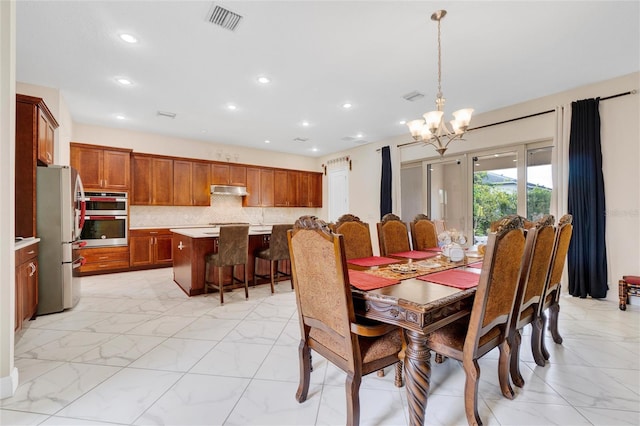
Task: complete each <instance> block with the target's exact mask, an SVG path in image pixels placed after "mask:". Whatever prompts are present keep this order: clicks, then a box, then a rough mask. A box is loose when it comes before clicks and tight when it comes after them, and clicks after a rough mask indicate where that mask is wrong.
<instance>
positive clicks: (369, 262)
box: [347, 256, 398, 266]
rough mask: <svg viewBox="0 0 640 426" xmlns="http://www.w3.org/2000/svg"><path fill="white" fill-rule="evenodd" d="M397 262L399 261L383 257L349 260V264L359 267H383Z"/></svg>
mask: <svg viewBox="0 0 640 426" xmlns="http://www.w3.org/2000/svg"><path fill="white" fill-rule="evenodd" d="M397 262H398V259H390V258H388V257H382V256H371V257H359V258H357V259H351V260H347V263H351V264H352V265H358V266H381V265H388V264H390V263H397Z"/></svg>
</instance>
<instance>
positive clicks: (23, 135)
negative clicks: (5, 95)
mask: <svg viewBox="0 0 640 426" xmlns="http://www.w3.org/2000/svg"><path fill="white" fill-rule="evenodd" d="M57 128H58V122H57V121H56V119H55V118H54V117H53V115H52V114H51V111H49V108H47V105H46V104H45V103H44V101H43V100H42V99H41V98H36V97H32V96H25V95H20V94H17V95H16V130H15V132H16V140H15V171H16V179H15V235H16V236H19V237H35V236H36V167H37V166H38V165H41V166H46V165H49V164H52V163H53V161H54V158H53V148H54V145H53V143H54V142H53V139H54V131H55V129H57ZM41 145H42V146H41Z"/></svg>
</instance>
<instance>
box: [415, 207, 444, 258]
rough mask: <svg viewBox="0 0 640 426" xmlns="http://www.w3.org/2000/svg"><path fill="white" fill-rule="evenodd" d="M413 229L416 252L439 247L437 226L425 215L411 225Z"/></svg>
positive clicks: (420, 215)
mask: <svg viewBox="0 0 640 426" xmlns="http://www.w3.org/2000/svg"><path fill="white" fill-rule="evenodd" d="M409 227H410V228H411V242H412V244H413V249H414V250H425V249H428V248H432V247H438V233H437V232H436V225H435V223H433V222H432V221H431V220H429V217H428V216H426V215H424V214H422V213H421V214H419V215H417V216H416V217H415V218H414V219H413V222H411V223H410V224H409Z"/></svg>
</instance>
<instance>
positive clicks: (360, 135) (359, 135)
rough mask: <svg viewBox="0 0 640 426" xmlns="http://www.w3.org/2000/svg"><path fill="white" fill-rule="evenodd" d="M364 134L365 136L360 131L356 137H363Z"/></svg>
mask: <svg viewBox="0 0 640 426" xmlns="http://www.w3.org/2000/svg"><path fill="white" fill-rule="evenodd" d="M362 136H364V135H363V134H362V133H358V134H357V135H356V138H361V137H362Z"/></svg>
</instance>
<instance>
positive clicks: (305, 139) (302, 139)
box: [293, 138, 309, 142]
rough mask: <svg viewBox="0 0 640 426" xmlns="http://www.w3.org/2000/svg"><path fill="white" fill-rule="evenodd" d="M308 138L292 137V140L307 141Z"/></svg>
mask: <svg viewBox="0 0 640 426" xmlns="http://www.w3.org/2000/svg"><path fill="white" fill-rule="evenodd" d="M308 140H309V138H294V139H293V141H294V142H307V141H308Z"/></svg>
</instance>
